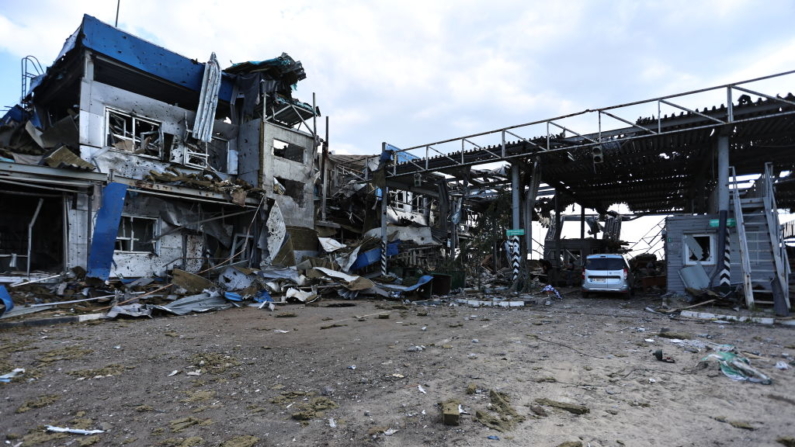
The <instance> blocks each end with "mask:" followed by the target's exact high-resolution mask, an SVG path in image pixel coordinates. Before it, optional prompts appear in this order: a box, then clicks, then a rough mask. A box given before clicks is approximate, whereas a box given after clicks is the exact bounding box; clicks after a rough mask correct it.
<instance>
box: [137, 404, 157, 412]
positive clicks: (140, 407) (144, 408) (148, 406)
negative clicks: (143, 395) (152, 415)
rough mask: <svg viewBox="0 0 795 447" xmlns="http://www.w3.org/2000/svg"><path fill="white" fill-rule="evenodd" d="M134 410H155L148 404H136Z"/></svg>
mask: <svg viewBox="0 0 795 447" xmlns="http://www.w3.org/2000/svg"><path fill="white" fill-rule="evenodd" d="M134 410H135V411H137V412H139V413H144V412H147V411H155V409H154V408H152V407H151V406H150V405H138V406H137V407H135V408H134Z"/></svg>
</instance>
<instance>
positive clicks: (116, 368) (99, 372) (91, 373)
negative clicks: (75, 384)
mask: <svg viewBox="0 0 795 447" xmlns="http://www.w3.org/2000/svg"><path fill="white" fill-rule="evenodd" d="M127 369H135V367H134V366H124V365H117V364H115V363H114V364H110V365H108V366H106V367H104V368H97V369H80V370H77V371H68V372H67V373H66V374H69V375H70V376H75V377H81V378H83V379H91V378H93V377H98V376H102V377H107V376H120V375H121V373H123V372H124V371H125V370H127Z"/></svg>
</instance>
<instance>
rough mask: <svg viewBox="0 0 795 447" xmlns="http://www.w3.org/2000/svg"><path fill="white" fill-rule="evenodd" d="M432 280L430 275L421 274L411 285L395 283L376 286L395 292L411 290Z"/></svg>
mask: <svg viewBox="0 0 795 447" xmlns="http://www.w3.org/2000/svg"><path fill="white" fill-rule="evenodd" d="M432 280H433V276H431V275H423V276H420V278H419V279H418V280H417V283H416V284H414V285H411V286H401V285H397V284H379V285H378V287H381V288H382V289H387V290H394V291H397V292H413V291H415V290H417V289H419V288H420V287H422V286H424V285H425V284H428V283H429V282H431V281H432Z"/></svg>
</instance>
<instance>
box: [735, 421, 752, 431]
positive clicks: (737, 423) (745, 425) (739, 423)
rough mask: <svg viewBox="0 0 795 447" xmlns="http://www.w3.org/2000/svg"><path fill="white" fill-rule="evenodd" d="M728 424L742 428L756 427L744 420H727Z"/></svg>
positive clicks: (750, 428)
mask: <svg viewBox="0 0 795 447" xmlns="http://www.w3.org/2000/svg"><path fill="white" fill-rule="evenodd" d="M729 425H731V426H732V427H734V428H742V429H743V430H756V427H754V426H753V425H751V424H749V423H748V422H744V421H729Z"/></svg>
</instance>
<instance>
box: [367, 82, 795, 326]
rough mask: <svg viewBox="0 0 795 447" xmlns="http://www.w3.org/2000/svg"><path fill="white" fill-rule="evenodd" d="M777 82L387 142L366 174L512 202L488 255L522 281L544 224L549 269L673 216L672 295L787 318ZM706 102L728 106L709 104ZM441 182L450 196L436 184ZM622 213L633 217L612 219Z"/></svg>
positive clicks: (784, 162)
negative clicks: (498, 195) (729, 302)
mask: <svg viewBox="0 0 795 447" xmlns="http://www.w3.org/2000/svg"><path fill="white" fill-rule="evenodd" d="M771 85H772V86H773V88H775V89H782V88H783V89H785V90H783V91H787V90H786V89H788V88H790V89H791V85H792V72H787V73H781V74H775V75H770V76H765V77H762V78H758V79H751V80H747V81H742V82H736V83H732V84H727V85H722V86H718V87H713V88H706V89H702V90H698V91H694V92H684V93H678V94H672V95H669V96H665V97H659V98H653V99H649V100H645V101H637V102H633V103H631V104H624V105H616V106H610V107H605V108H600V109H589V110H585V111H582V112H579V113H573V114H570V115H565V116H560V117H556V118H551V119H545V120H539V121H535V122H530V123H526V124H520V125H514V126H509V127H505V128H502V129H496V130H493V131H488V132H482V133H478V134H474V135H468V136H463V137H459V138H452V139H447V140H444V141H439V142H433V143H429V144H422V145H418V146H413V147H408V148H402V149H398V148H394V147H392V146H390V145H389V144H386V143H384V150H383V152H382V154H387V153H389V154H388V155H386V156H383V155H382V158H384V159H386V160H387V162H386V163H383V164H382V166H381V172H380V173H378V174H377V175H376V174H374V175H373V177H372V178H373V179H374V181H379V176H380V182H381V184H382V185H383V186H384V187H385V188H388V189H389V190H397V191H407V192H413V193H415V194H423V195H426V196H428V197H429V198H431V199H432V200H437V201H439V203H441V202H442V201H443V200H450V199H458V198H461V199H463V203H464V206H463V208H464V209H466V207H467V206H469V207H470V208H471V207H472V204H473V203H477V202H476V201H478V200H480V197H479V196H478V195H479V194H482V193H483V192H487V193H488V191H495V190H501V191H503V192H505V193H506V195H509V197H510V198H509V200H508V204H507V206H506V207H505V210H504V215H507V216H509V217H508V219H506V220H507V221H506V222H502V223H500V225H498V227H499V228H500V231H499V234H498V232H496V231H495V232H494V233H495V234H494V236H493V237H492V239H493V241H494V244H495V245H494V254H493V255H488V256H491V257H492V258H493V259H494V260H498V259H499V258H500V257H499V256H498V244H502V245H503V246H504V247H505V249H504V250H502V253H504V254H508V255H509V256H510V258H509V260H510V262H509V264H510V266H511V268H512V270H513V278H512V280H513V282H514V284H518V282H519V281H520V279H521V275H522V272H523V270H525V268H524V267H523V265H524V263H525V261H526V260H527V259H529V258H530V257H531V255H532V254H533V252H534V248H533V243H534V242H533V241H534V238H533V233H532V231H533V227H532V223H533V222H534V221H535V222H539V221H541V222H544V225H545V226H546V227H547V237H546V240H545V241H544V253H543V258H544V261H546V262H548V264H549V265H550V267H551V270H553V271H554V270H559V269H561V268H562V267H563V265H564V263H568V262H569V261H570V260H574V262H575V263H577V264H578V265H580V266H582V265H583V260H584V258H585V257H586V256H587V255H588V254H591V253H595V252H597V253H598V252H605V251H610V252H615V251H620V250H622V248H621V247H620V246H621V243H622V241H621V240H620V229H621V223H622V222H623V221H624V220H625V219H626V220H629V219H632V218H634V217H638V216H644V215H657V216H670V217H669V218H668V220H667V225H666V228H665V229H664V230H662V231H661V234H662V241H663V244H664V249H663V250H661V251H660V252H659V253H658V255H661V258H659V260H661V261H663V262H662V264H663V265H664V268H663V269H662V272H661V273H662V274H663V275H664V276H663V277H662V278H661V279H662V281H661V283H662V284H663V285H664V286H665V287H666V288H667V289H668V291H669V292H674V293H685V292H688V293H691V292H692V291H695V292H696V293H699V292H702V291H703V292H706V291H709V292H712V293H715V294H716V296H719V297H724V296H725V297H728V296H731V299H733V300H735V301H736V303H738V304H744V305H745V306H747V307H749V308H755V307H757V306H773V307H774V308H775V312H776V313H777V314H779V315H786V314H787V313H788V312H789V309H790V291H791V290H792V289H793V288H792V287H790V271H791V268H790V261H789V256H788V253H787V247H786V246H785V243H784V239H785V238H786V237H788V234H791V231H790V232H789V233H786V232H785V231H784V230H785V229H784V228H782V226H781V225H780V222H779V214H780V212H781V211H780V210H781V209H790V210H792V209H793V207H795V202H794V201H793V194H792V188H793V185H795V176H794V175H793V172H795V169H794V168H793V167H794V166H795V156H793V152H792V151H791V147H792V144H793V139H794V138H795V121H793V119H792V116H793V114H794V113H795V96H793V95H792V94H791V93H789V94H783V95H782V94H778V93H777V91H778V92H781V91H782V90H774V91H772V92H771V90H770V87H771ZM790 91H791V90H790ZM703 92H709V93H710V94H715V95H716V97H719V98H720V97H722V98H727V102H726V103H724V104H719V105H717V104H703V103H701V101H703V96H699V95H700V94H701V93H703ZM696 105H697V106H699V107H698V108H696V107H695V106H696ZM639 111H640V112H639ZM638 113H642V115H641V117H640V118H636V117H637V116H638V115H637V114H638ZM489 164H492V165H494V164H500V165H501V167H500V168H498V170H501V171H502V172H499V173H497V171H498V170H492V172H493V173H494V174H493V175H491V176H490V177H488V179H486V180H485V181H483V180H481V179H480V176H481V173H480V172H478V171H476V169H475V168H477V167H479V166H483V165H489ZM439 175H444V176H445V183H446V187H447V189H446V190H442V189H439V190H437V189H436V188H435V184H436V181H435V180H434V179H436V178H438V176H439ZM543 190H546V194H542V191H543ZM542 196H545V197H542ZM386 197H387V198H390V197H391V196H390V195H387V196H386ZM451 203H455V202H451ZM574 204H576V205H578V206H579V207H580V209H581V210H582V214H581V215H580V216H579V219H578V220H579V221H580V228H581V230H580V234H581V236H580V239H579V240H571V239H570V240H564V239H563V238H562V237H561V228H562V223H563V210H564V209H565V208H566V207H567V206H570V205H574ZM616 204H623V205H624V206H625V207H626V208H627V209H628V210H629V212H630V213H632V216H627V215H625V216H615V215H611V210H610V207H611V206H613V205H616ZM455 206H457V205H455ZM386 208H388V204H385V205H384V209H386ZM586 209H590V210H594V211H595V212H596V215H594V216H586V215H585V211H584V210H586ZM572 217H574V218H575V219H577V217H578V216H572ZM458 218H460V216H459V217H458ZM589 220H590V222H589ZM597 221H601V222H604V229H605V231H604V237H603V238H602V239H599V240H597V239H596V236H595V233H596V231H590V232H589V233H590V234H592V235H594V236H593V237H592V238H587V237H586V231H585V229H586V225H595V224H597ZM458 222H460V220H459V221H458ZM382 234H383V235H384V241H386V231H383V232H382ZM448 235H449V237H450V239H449V240H448V241H447V246H448V247H456V246H457V242H458V241H457V240H456V239H457V238H456V235H455V233H454V232H450V233H448ZM655 284H660V282H655ZM711 289H720V292H715V291H714V290H711Z"/></svg>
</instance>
